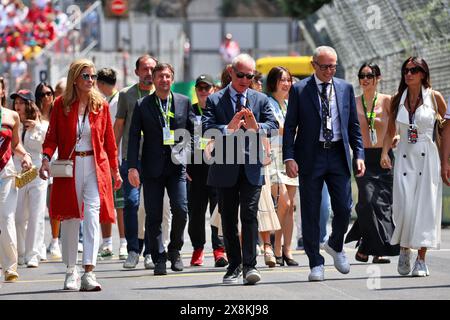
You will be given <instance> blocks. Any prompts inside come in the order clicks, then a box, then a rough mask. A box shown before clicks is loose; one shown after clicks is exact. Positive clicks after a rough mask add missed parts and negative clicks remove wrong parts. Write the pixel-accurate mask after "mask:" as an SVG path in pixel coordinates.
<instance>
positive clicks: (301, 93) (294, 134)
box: [283, 75, 364, 175]
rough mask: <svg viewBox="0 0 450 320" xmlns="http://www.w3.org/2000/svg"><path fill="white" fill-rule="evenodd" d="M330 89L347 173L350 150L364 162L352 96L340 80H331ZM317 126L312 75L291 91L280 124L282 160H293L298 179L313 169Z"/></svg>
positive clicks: (318, 116)
mask: <svg viewBox="0 0 450 320" xmlns="http://www.w3.org/2000/svg"><path fill="white" fill-rule="evenodd" d="M333 85H334V90H335V93H336V103H337V108H338V112H339V119H340V125H341V133H342V140H343V142H344V147H345V157H346V160H347V166H348V169H349V172H350V173H351V172H352V164H351V156H350V148H352V150H353V156H354V157H355V158H356V159H362V160H364V146H363V143H362V137H361V130H360V127H359V121H358V116H357V113H356V101H355V94H354V91H353V87H352V85H351V84H349V83H348V82H346V81H344V80H342V79H338V78H333ZM321 124H322V123H321V109H320V102H319V96H318V90H317V85H316V82H315V79H314V75H312V76H311V77H308V78H306V79H303V80H302V81H300V82H298V83H296V84H295V85H294V86H293V87H292V88H291V91H290V93H289V103H288V110H287V114H286V120H285V123H284V134H283V159H284V160H286V159H294V160H295V161H296V162H297V164H298V165H299V174H301V175H307V174H310V173H311V170H312V168H313V164H314V161H315V157H316V150H317V144H318V141H319V135H320V128H321ZM294 138H295V142H294Z"/></svg>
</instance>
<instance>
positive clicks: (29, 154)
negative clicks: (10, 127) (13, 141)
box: [22, 152, 33, 160]
mask: <svg viewBox="0 0 450 320" xmlns="http://www.w3.org/2000/svg"><path fill="white" fill-rule="evenodd" d="M25 156H29V157H30V159H33V158H32V157H31V153H29V152H27V153H25V154H24V155H23V157H22V160H23V158H25Z"/></svg>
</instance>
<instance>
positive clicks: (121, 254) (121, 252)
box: [119, 243, 128, 260]
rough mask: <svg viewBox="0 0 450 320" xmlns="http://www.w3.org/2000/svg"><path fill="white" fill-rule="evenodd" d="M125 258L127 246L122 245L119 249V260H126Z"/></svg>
mask: <svg viewBox="0 0 450 320" xmlns="http://www.w3.org/2000/svg"><path fill="white" fill-rule="evenodd" d="M127 258H128V250H127V244H126V243H122V244H121V245H120V247H119V260H127Z"/></svg>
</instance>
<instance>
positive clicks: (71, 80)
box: [40, 59, 122, 291]
mask: <svg viewBox="0 0 450 320" xmlns="http://www.w3.org/2000/svg"><path fill="white" fill-rule="evenodd" d="M96 78H97V76H96V71H95V67H94V64H93V63H92V62H91V61H89V60H86V59H81V60H76V61H74V62H73V63H72V64H71V65H70V69H69V73H68V76H67V88H66V91H65V92H64V94H63V96H62V97H59V98H58V99H57V100H56V101H55V104H54V108H53V111H52V114H51V118H50V125H49V129H48V131H47V136H46V138H45V141H44V144H43V153H44V156H43V160H42V167H41V169H40V176H41V178H43V179H46V178H47V177H48V174H49V173H50V174H51V171H50V164H49V161H50V159H51V157H52V155H53V153H54V152H55V150H56V149H58V157H59V159H71V160H73V161H74V172H73V178H65V177H64V178H61V177H60V178H57V177H55V178H54V180H53V189H52V193H51V198H50V206H51V212H52V218H56V219H58V220H61V243H62V254H63V262H64V264H66V265H67V272H66V279H65V282H64V289H65V290H82V291H98V290H101V286H100V284H99V283H98V282H97V280H96V278H95V275H94V273H93V272H92V271H93V269H94V267H95V265H96V262H97V253H98V247H99V240H100V222H101V223H114V220H115V218H114V204H113V193H112V184H111V176H112V177H113V179H114V181H115V184H114V189H118V188H120V186H121V184H122V179H121V178H120V174H119V169H118V163H117V149H116V143H115V139H114V132H113V128H112V124H111V116H110V114H109V108H108V103H107V102H106V101H105V100H104V99H103V98H102V96H101V94H100V93H99V92H98V91H97V89H96V88H95V86H94V84H95V80H96ZM82 219H84V220H83V238H84V240H83V242H84V243H83V247H84V248H83V249H84V250H83V267H84V270H85V273H84V275H83V277H82V278H81V286H80V277H79V274H78V270H77V267H76V262H77V244H78V229H79V226H80V221H81V220H82Z"/></svg>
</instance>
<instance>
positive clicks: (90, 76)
mask: <svg viewBox="0 0 450 320" xmlns="http://www.w3.org/2000/svg"><path fill="white" fill-rule="evenodd" d="M81 78H82V79H83V80H89V79H92V81H95V80H97V75H96V74H89V73H82V74H81Z"/></svg>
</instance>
